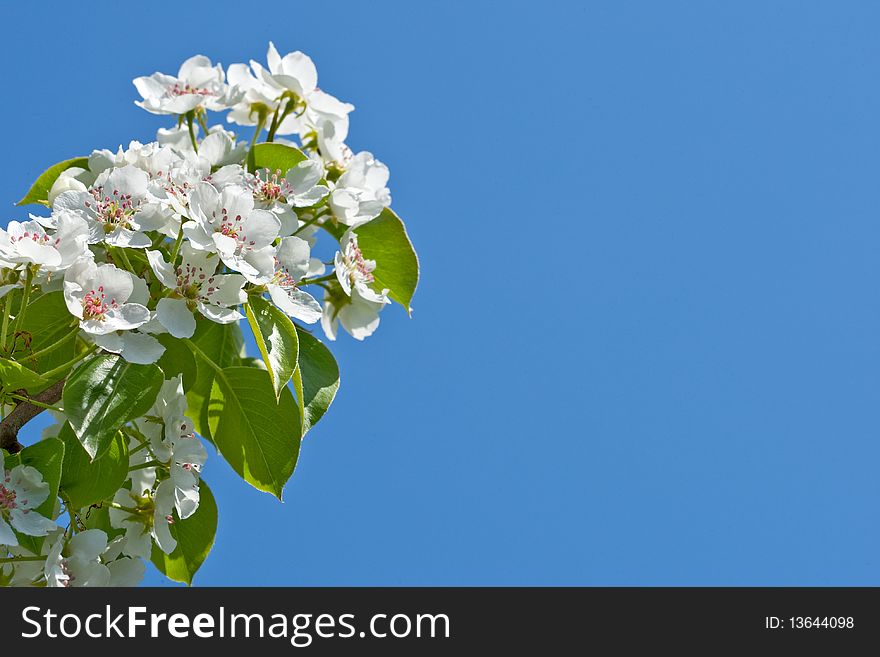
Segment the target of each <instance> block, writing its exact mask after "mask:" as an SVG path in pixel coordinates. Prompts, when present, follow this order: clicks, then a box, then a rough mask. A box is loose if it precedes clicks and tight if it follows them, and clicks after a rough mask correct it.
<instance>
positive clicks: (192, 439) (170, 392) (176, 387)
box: [139, 376, 208, 520]
mask: <svg viewBox="0 0 880 657" xmlns="http://www.w3.org/2000/svg"><path fill="white" fill-rule="evenodd" d="M186 409H187V404H186V395H185V394H184V392H183V381H182V379H181V377H179V376H178V377H174V378H173V379H169V380H167V381H165V382H164V383H163V384H162V388H161V389H160V391H159V395H158V397H157V398H156V402H155V403H154V404H153V407H152V408H151V409H150V411H149V412H148V413H147V414H148V415H154V416H157V417H161V418H162V426H163V428H164V431H156V430H155V429H154V428H155V427H156V426H157V425H156V424H155V423H151V422H142V423H139V427H140V428H141V430H142V433H144V434H145V435H147V436H148V437H149V439H150V449H151V450H152V452H153V454H154V455H155V457H156V459H157V460H158V461H160V462H162V463H165V464H167V467H168V470H169V473H170V476H171V481H172V482H173V483H174V491H173V494H174V507H175V508H176V509H177V515H178V516H179V517H180V519H181V520H185V519H186V518H189V517H190V516H191V515H192V514H193V513H195V511H196V509H198V507H199V477H200V476H201V471H202V466H203V465H204V464H205V461H206V460H207V458H208V454H207V452H206V451H205V448H204V446H203V445H202V443H201V441H200V440H199V439H198V438H196V436H195V433H194V430H193V424H192V422H191V421H190V420H189V418H187V417H186ZM144 469H149V470H152V471H153V476H155V475H154V473H155V468H144ZM145 483H146V484H147V485H148V486H152V482H145Z"/></svg>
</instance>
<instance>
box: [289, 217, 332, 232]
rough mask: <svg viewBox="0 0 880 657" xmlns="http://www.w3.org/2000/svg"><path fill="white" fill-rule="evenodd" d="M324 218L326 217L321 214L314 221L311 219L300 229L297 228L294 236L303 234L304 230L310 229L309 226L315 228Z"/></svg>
mask: <svg viewBox="0 0 880 657" xmlns="http://www.w3.org/2000/svg"><path fill="white" fill-rule="evenodd" d="M323 216H324V215H323V214H319V215H318V216H317V217H315V218H314V219H309V220H308V221H306V222H305V223H303V225H302V226H300V227H299V228H297V229H296V231H295V232H294V233H293V234H294V235H297V234H299V233H301V232H302V231H304V230H305V229H306V228H308V227H309V226H314V225H315V224H316V223H318V220H319V219H320V218H321V217H323Z"/></svg>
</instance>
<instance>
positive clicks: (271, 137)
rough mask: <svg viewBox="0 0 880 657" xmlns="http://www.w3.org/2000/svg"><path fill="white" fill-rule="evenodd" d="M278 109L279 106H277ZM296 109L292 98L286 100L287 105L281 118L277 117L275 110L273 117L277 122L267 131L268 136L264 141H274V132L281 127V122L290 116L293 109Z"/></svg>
mask: <svg viewBox="0 0 880 657" xmlns="http://www.w3.org/2000/svg"><path fill="white" fill-rule="evenodd" d="M278 107H279V109H280V108H281V105H279V106H278ZM295 107H296V101H295V100H294V99H293V98H288V99H287V104H286V105H285V106H284V111H283V112H282V113H281V116H278V110H277V109H276V110H275V116H276V117H277V119H278V120H277V121H273V127H272V129H271V130H269V136H268V137H267V138H266V141H273V140H274V139H275V132H276V131H277V130H278V128H280V127H281V122H282V121H284V119H286V118H287V115H288V114H290V113H291V112H292V111H293V109H294V108H295Z"/></svg>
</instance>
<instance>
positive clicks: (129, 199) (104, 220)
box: [53, 165, 169, 248]
mask: <svg viewBox="0 0 880 657" xmlns="http://www.w3.org/2000/svg"><path fill="white" fill-rule="evenodd" d="M149 184H150V178H149V176H148V175H147V173H146V172H145V171H143V170H141V169H138V168H137V167H135V166H132V165H127V166H123V167H118V168H117V167H111V168H108V169H106V170H105V171H103V172H102V173H101V175H99V176H98V178H97V180H96V181H95V183H94V185H93V186H92V187H90V188H89V189H88V190H87V191H74V190H70V191H66V192H62V193H61V194H59V195H58V196H57V198H56V199H55V204H54V205H53V209H61V210H69V211H71V212H76V213H78V214H79V215H81V216H82V217H83V218H84V219H85V220H86V222H87V223H88V225H89V231H90V234H91V238H90V242H91V243H92V244H97V243H98V242H102V241H103V242H106V243H107V244H109V245H111V246H122V247H131V248H144V247H147V246H150V244H151V243H152V240H151V239H150V238H149V237H147V236H146V235H145V234H144V231H148V230H159V229H161V228H163V227H164V226H165V224H166V223H167V222H168V219H169V215H168V213H166V212H165V211H164V210H163V208H162V206H161V205H160V203H159V200H158V199H157V198H156V197H155V196H153V194H151V193H150V190H149Z"/></svg>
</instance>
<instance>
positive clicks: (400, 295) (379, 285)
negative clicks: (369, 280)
mask: <svg viewBox="0 0 880 657" xmlns="http://www.w3.org/2000/svg"><path fill="white" fill-rule="evenodd" d="M354 232H355V233H356V234H357V236H358V246H359V247H360V249H361V252H362V253H363V254H364V257H365V258H368V259H370V260H375V261H376V269H375V270H374V271H373V277H374V278H375V280H374V281H373V284H372V287H373V289H374V290H376V291H377V292H381V291H382V290H383V289H384V288H388V290H389V293H388V295H389V296H390V297H391V298H392V299H394V300H395V301H396V302H397V303H399V304H400V305H401V306H403V308H404V310H406V311H407V313H409V314H410V315H412V308H411V307H410V303H411V302H412V298H413V295H414V294H415V293H416V286H417V285H418V284H419V257H418V256H417V255H416V251H415V249H414V248H413V245H412V242H411V241H410V239H409V235H407V233H406V227H405V226H404V225H403V221H401V220H400V217H398V216H397V215H396V214H394V212H393V211H392V210H391V209H390V208H385V209H384V210H382V213H381V214H380V215H379V216H378V217H376V218H375V219H373V220H372V221H369V222H367V223H365V224H364V225H363V226H360V227H358V228H355V230H354Z"/></svg>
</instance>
